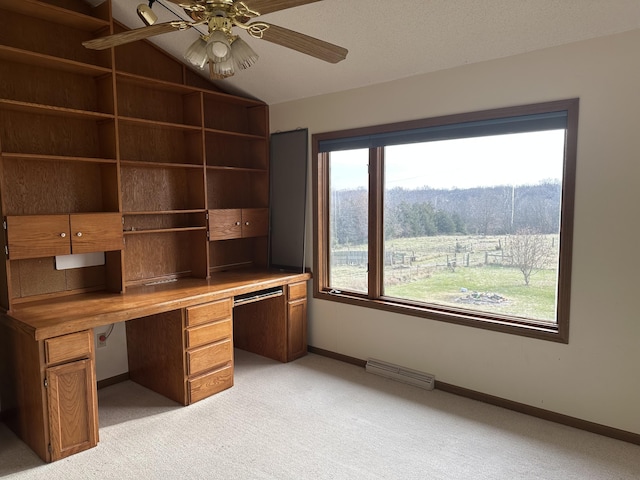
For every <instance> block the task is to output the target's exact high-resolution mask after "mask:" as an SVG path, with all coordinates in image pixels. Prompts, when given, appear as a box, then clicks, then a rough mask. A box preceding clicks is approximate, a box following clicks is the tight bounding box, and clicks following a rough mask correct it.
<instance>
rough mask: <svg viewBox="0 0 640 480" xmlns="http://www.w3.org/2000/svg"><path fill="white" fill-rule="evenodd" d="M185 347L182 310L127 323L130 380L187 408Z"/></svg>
mask: <svg viewBox="0 0 640 480" xmlns="http://www.w3.org/2000/svg"><path fill="white" fill-rule="evenodd" d="M183 345H184V340H183V328H182V314H181V311H180V310H174V311H171V312H166V313H160V314H157V315H151V316H146V317H142V318H138V319H136V320H131V321H129V322H127V352H128V358H129V376H130V378H131V380H133V381H134V382H137V383H139V384H140V385H143V386H145V387H147V388H150V389H151V390H153V391H154V392H158V393H160V394H162V395H164V396H166V397H168V398H170V399H172V400H174V401H176V402H178V403H181V404H183V405H184V404H186V401H185V395H186V394H185V375H184V360H183V359H184V353H183V352H184V347H183Z"/></svg>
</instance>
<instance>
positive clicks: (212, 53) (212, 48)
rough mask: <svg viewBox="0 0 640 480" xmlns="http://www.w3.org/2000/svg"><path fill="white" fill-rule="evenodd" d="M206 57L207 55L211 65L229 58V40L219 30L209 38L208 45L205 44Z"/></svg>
mask: <svg viewBox="0 0 640 480" xmlns="http://www.w3.org/2000/svg"><path fill="white" fill-rule="evenodd" d="M207 55H209V60H211V61H212V62H213V63H220V62H224V61H225V60H228V59H229V58H230V57H231V46H230V45H229V39H228V38H227V36H226V35H225V34H224V33H223V32H221V31H220V30H217V31H215V32H213V33H212V34H211V35H210V36H209V43H208V44H207Z"/></svg>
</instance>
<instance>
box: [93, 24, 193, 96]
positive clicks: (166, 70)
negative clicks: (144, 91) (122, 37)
mask: <svg viewBox="0 0 640 480" xmlns="http://www.w3.org/2000/svg"><path fill="white" fill-rule="evenodd" d="M114 27H115V28H114V33H117V32H119V31H120V32H121V31H124V28H123V27H122V26H121V25H119V24H118V23H117V22H114ZM83 48H84V47H83ZM114 54H115V68H116V70H118V71H121V72H128V73H133V74H136V75H142V76H143V77H148V78H153V79H158V80H162V81H165V82H172V83H177V84H180V83H182V71H183V65H182V63H180V62H178V61H177V60H175V59H173V58H171V57H169V56H168V55H167V54H166V53H164V52H162V51H161V50H160V49H159V48H157V47H155V46H153V45H152V44H151V43H148V42H135V43H130V44H127V45H121V46H119V47H118V48H116V49H115V50H114Z"/></svg>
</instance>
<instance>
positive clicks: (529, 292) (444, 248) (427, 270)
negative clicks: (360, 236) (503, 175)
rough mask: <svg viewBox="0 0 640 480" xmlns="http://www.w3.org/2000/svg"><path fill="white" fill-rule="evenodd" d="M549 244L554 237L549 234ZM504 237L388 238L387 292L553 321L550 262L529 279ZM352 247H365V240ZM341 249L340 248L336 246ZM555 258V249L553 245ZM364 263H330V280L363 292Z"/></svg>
mask: <svg viewBox="0 0 640 480" xmlns="http://www.w3.org/2000/svg"><path fill="white" fill-rule="evenodd" d="M549 242H550V245H553V246H556V245H557V243H558V242H557V237H556V238H553V237H551V236H549ZM508 243H509V238H508V237H479V236H458V237H450V236H446V237H421V238H411V239H396V240H393V241H392V242H387V245H386V251H387V252H388V254H387V261H386V262H385V267H384V294H385V296H390V297H396V298H403V299H409V300H415V301H420V302H429V303H435V304H438V305H444V306H455V307H457V308H466V309H471V310H479V311H484V312H489V313H498V314H505V315H513V316H517V317H524V318H531V319H536V320H542V321H548V322H555V321H556V312H555V305H556V289H557V285H556V281H557V271H556V269H555V268H550V267H553V266H554V262H550V264H549V265H547V266H546V268H544V269H542V270H539V271H538V272H536V273H535V274H534V275H533V276H532V277H531V281H530V284H529V285H528V286H527V285H525V283H524V277H523V275H522V273H521V272H520V271H519V270H518V269H517V268H515V267H512V266H510V257H509V256H508V254H507V252H508ZM351 250H366V248H364V246H359V247H351ZM334 251H340V250H334ZM554 253H555V257H554V258H555V259H557V249H556V250H554ZM366 282H367V272H366V267H365V265H354V264H350V265H334V266H333V267H332V268H331V286H332V287H334V288H338V289H343V290H355V291H360V292H366V289H367V283H366Z"/></svg>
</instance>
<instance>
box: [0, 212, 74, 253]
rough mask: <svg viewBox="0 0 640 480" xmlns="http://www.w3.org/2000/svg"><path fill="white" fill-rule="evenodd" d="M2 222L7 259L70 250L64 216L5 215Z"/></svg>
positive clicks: (69, 251) (69, 237)
mask: <svg viewBox="0 0 640 480" xmlns="http://www.w3.org/2000/svg"><path fill="white" fill-rule="evenodd" d="M6 221H7V244H8V247H9V258H10V259H11V260H20V259H22V258H38V257H52V256H55V255H69V254H70V253H71V236H70V234H69V216H68V215H33V216H31V215H30V216H7V217H6Z"/></svg>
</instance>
